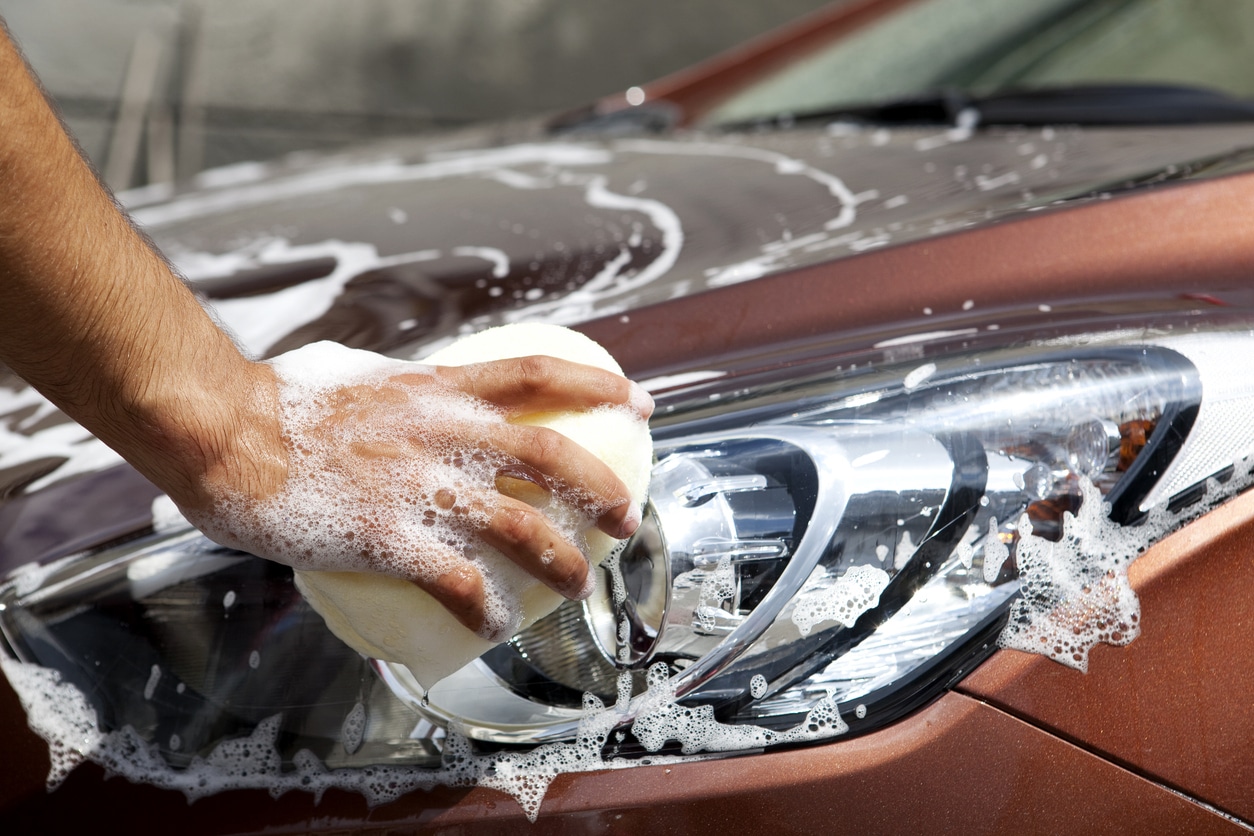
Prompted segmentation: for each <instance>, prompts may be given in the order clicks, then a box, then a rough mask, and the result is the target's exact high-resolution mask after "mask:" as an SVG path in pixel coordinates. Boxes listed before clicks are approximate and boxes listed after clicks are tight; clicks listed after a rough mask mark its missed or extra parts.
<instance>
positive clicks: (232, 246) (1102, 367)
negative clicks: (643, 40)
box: [0, 0, 1254, 834]
mask: <svg viewBox="0 0 1254 836" xmlns="http://www.w3.org/2000/svg"><path fill="white" fill-rule="evenodd" d="M1251 97H1254V6H1251V5H1250V4H1246V3H1240V2H1223V1H1222V0H1208V2H1200V1H1199V0H1192V1H1191V2H1184V0H1156V1H1155V2H1151V1H1150V0H1093V2H1075V0H1023V1H1022V2H1018V3H1013V4H1010V3H1005V2H1001V0H915V1H914V2H908V0H866V1H865V2H852V3H843V4H839V5H837V6H834V7H832V8H831V9H830V10H827V11H824V12H821V13H819V14H817V15H814V16H812V17H810V18H807V19H804V20H802V21H799V22H797V23H796V24H795V25H793V26H791V27H788V28H786V29H784V30H781V31H779V32H777V33H773V34H771V35H769V36H766V37H764V38H762V39H760V40H758V41H755V42H752V43H749V44H746V45H745V46H743V47H741V48H739V49H737V50H733V51H732V52H729V53H727V54H725V55H723V56H719V57H717V58H715V59H713V60H711V61H709V62H706V63H705V64H702V65H699V66H697V67H694V68H692V69H690V70H688V71H685V72H682V73H679V74H677V75H675V76H673V77H670V78H666V79H662V80H661V81H658V82H656V83H654V84H651V85H648V86H644V87H640V88H632V89H631V90H629V91H627V92H626V93H624V94H623V95H622V96H620V97H614V98H613V99H610V100H606V101H602V102H599V103H597V104H595V105H593V106H590V107H589V108H586V109H583V110H580V111H577V112H572V113H566V114H562V115H560V116H558V117H555V118H549V119H544V120H536V121H534V122H532V123H528V124H511V125H508V126H486V127H484V128H482V129H481V130H471V131H465V132H461V133H458V134H455V135H449V136H439V137H426V138H419V139H415V140H413V141H412V142H407V143H400V142H391V143H388V144H385V145H379V146H377V147H371V148H364V149H359V150H357V151H354V152H352V153H346V154H342V155H337V156H336V157H334V158H328V159H312V158H297V159H293V160H289V161H287V162H284V163H276V164H273V165H267V166H251V167H248V168H240V169H236V170H233V171H231V172H224V173H222V176H220V177H216V178H211V182H210V181H206V184H203V185H202V186H201V187H200V188H198V189H193V190H187V191H183V192H178V193H175V194H172V195H166V196H163V197H162V199H161V200H160V201H159V202H152V203H143V198H142V196H140V195H131V196H130V202H131V210H132V213H133V214H134V216H135V217H136V218H137V220H138V221H139V222H140V223H141V224H143V225H144V226H145V227H146V229H147V230H148V232H149V233H150V234H151V235H152V236H153V238H154V240H156V241H157V243H158V244H159V245H160V246H161V247H162V249H163V250H164V251H165V252H166V253H167V254H168V255H169V256H170V258H171V259H172V260H173V261H174V262H175V263H176V264H177V265H178V266H179V267H180V269H181V270H182V271H183V272H184V274H185V275H186V276H187V278H188V281H189V282H191V283H192V284H193V285H194V286H195V287H196V288H197V289H198V290H199V291H200V292H201V293H202V295H203V296H204V297H205V299H206V302H207V304H210V305H212V306H213V307H214V308H215V310H216V311H217V315H218V316H219V318H220V319H221V320H222V321H223V322H224V323H225V324H226V325H228V326H229V327H230V328H232V329H233V330H234V332H235V333H236V334H237V335H238V337H239V339H240V341H241V342H242V343H243V344H244V345H245V346H246V347H247V348H248V349H249V350H251V351H253V352H254V353H256V354H257V355H260V356H272V355H275V354H278V353H280V352H283V351H286V350H288V349H290V348H294V347H297V346H300V345H303V344H305V343H308V342H311V341H314V340H318V339H331V340H336V341H339V342H342V343H344V344H347V345H350V346H354V347H361V348H369V349H372V350H375V351H380V352H383V353H386V354H390V355H393V356H397V357H407V358H408V357H418V356H422V355H424V354H425V353H427V352H428V351H429V350H431V349H432V348H434V347H436V346H438V345H441V344H444V343H445V342H447V341H449V340H450V339H451V338H452V337H454V336H456V335H458V334H460V333H465V332H468V331H473V330H476V329H479V328H482V327H485V326H488V325H494V324H500V323H505V322H513V321H522V320H527V321H548V322H556V323H560V324H567V325H573V326H575V327H577V328H578V329H580V330H582V331H584V332H585V333H587V334H589V335H590V336H592V337H593V338H595V339H596V340H598V341H599V342H600V343H602V344H603V345H604V346H605V347H607V348H608V349H609V350H610V351H611V353H613V354H614V355H615V356H616V357H617V358H618V359H619V360H620V362H621V363H622V365H623V367H624V369H625V370H626V371H627V373H628V374H629V375H630V376H632V377H633V378H635V379H638V380H640V381H642V382H643V383H644V384H645V385H646V387H648V388H649V389H651V391H652V392H653V393H654V395H655V397H656V398H657V401H658V409H657V411H656V413H655V415H654V418H653V422H652V429H653V434H654V439H655V454H656V459H657V462H656V465H655V467H654V471H653V481H652V486H651V490H650V496H651V498H650V502H649V506H648V509H647V513H646V521H645V524H644V525H642V527H641V530H640V531H639V532H638V533H637V534H636V536H635V537H634V538H633V539H632V540H631V541H630V542H629V543H628V545H627V547H626V549H625V550H624V551H623V552H622V554H621V555H620V556H619V557H618V558H617V560H616V561H614V562H613V564H614V565H613V568H607V569H605V570H604V576H603V577H602V578H601V581H602V582H601V584H600V589H601V590H602V592H601V593H599V594H598V595H595V596H594V597H593V598H592V599H589V601H588V602H585V603H568V604H566V605H563V606H562V607H561V608H559V609H558V610H557V611H556V612H555V613H554V614H553V615H551V616H549V617H546V618H545V619H543V620H541V621H540V622H538V623H536V624H535V625H533V626H532V627H529V628H527V629H526V630H524V631H523V632H521V633H519V634H518V635H517V636H515V637H514V638H513V639H512V640H510V641H509V642H507V643H505V644H502V645H500V646H498V647H497V648H495V649H494V650H492V651H489V652H488V653H487V654H486V655H484V656H483V657H482V658H480V659H478V660H476V661H475V662H472V663H471V664H469V665H467V666H466V667H465V668H463V669H462V670H460V671H458V672H457V673H456V674H453V675H452V676H450V677H448V678H447V679H445V680H443V681H442V682H440V683H439V684H437V685H435V686H434V687H432V688H431V689H430V691H429V692H428V691H424V690H423V689H422V688H421V686H419V685H418V684H417V683H416V682H415V681H413V678H412V677H411V676H409V674H408V671H406V670H405V669H404V668H403V667H401V666H399V665H395V664H391V663H387V662H382V661H377V660H370V659H365V658H363V657H361V656H359V655H358V654H357V653H355V652H354V651H352V650H350V649H349V648H347V647H346V646H344V645H343V644H342V643H340V641H339V640H338V639H336V638H335V637H334V636H333V635H332V634H331V633H330V632H329V631H328V630H327V628H326V627H325V626H324V624H323V622H322V620H321V619H320V618H319V617H318V616H317V615H316V614H315V613H314V612H313V611H312V610H311V609H310V608H309V606H308V605H307V604H306V603H305V602H304V601H303V599H302V598H301V597H300V594H299V593H298V592H297V591H296V589H295V587H294V586H293V583H292V577H291V571H290V570H289V569H287V568H286V567H283V566H279V565H277V564H272V563H268V562H265V561H260V560H256V559H254V558H252V557H251V556H249V555H245V554H241V553H237V552H232V551H230V550H227V549H224V548H221V547H218V546H216V545H214V544H213V543H211V542H210V541H208V540H206V539H205V538H204V537H203V535H201V534H200V533H199V532H197V531H196V530H195V529H192V528H191V527H190V526H189V525H187V524H186V522H185V521H183V520H182V519H181V518H180V517H179V516H178V515H177V513H176V512H173V510H172V507H171V506H170V504H169V503H168V501H166V500H164V498H163V497H160V496H158V495H157V491H156V490H155V489H154V488H152V487H151V486H149V485H148V484H147V483H145V482H144V481H143V480H142V479H141V477H139V476H138V475H137V474H136V473H135V472H134V471H132V470H131V469H129V468H128V467H126V466H124V465H121V464H119V463H118V460H116V458H115V457H113V456H112V454H111V453H109V451H108V450H107V449H106V448H104V447H103V445H101V444H100V443H99V442H98V441H96V440H95V439H93V438H91V437H90V436H88V435H87V434H86V433H85V431H82V430H81V429H79V428H78V427H76V426H75V425H73V424H70V423H67V422H66V421H65V420H64V418H63V417H61V416H59V414H58V413H56V411H55V410H54V409H53V408H51V407H50V406H49V405H47V404H46V403H45V402H44V401H43V400H42V399H41V398H39V397H38V396H37V395H36V394H34V393H33V391H32V390H30V389H27V388H25V387H23V385H22V384H20V383H19V382H18V381H17V380H16V378H13V377H4V376H0V422H2V423H0V498H2V499H0V569H3V571H4V572H6V573H8V574H7V580H6V581H5V582H4V583H3V585H0V630H2V633H3V638H4V642H3V647H0V669H2V670H3V672H4V674H5V679H6V680H7V682H8V685H0V730H2V733H3V741H4V751H5V756H4V758H3V760H2V762H0V776H3V777H2V778H0V821H3V822H4V829H5V832H14V833H17V832H67V831H71V830H79V829H82V828H84V827H89V826H106V827H108V828H118V829H124V830H126V831H128V832H130V831H134V832H143V831H148V830H152V831H159V832H166V831H169V830H174V829H177V830H178V831H179V832H182V833H187V834H193V833H202V832H203V833H262V832H276V833H287V832H329V833H350V832H351V833H394V832H440V833H445V832H447V833H506V832H508V833H515V832H534V833H550V832H553V833H584V832H588V833H593V832H596V833H602V832H611V833H633V834H634V833H684V834H689V833H720V834H722V833H769V834H784V833H814V832H824V833H827V832H849V833H859V834H865V833H904V832H928V833H947V832H960V833H963V834H972V833H1004V832H1008V831H1011V830H1013V831H1016V832H1040V833H1068V832H1137V833H1143V832H1154V833H1160V832H1180V833H1190V834H1192V833H1212V832H1213V833H1221V832H1233V833H1238V832H1246V831H1248V830H1249V829H1250V827H1251V826H1254V800H1252V795H1251V793H1250V791H1249V788H1250V787H1251V786H1254V755H1251V752H1252V751H1254V745H1252V744H1254V712H1252V711H1251V710H1250V706H1249V701H1250V700H1249V694H1250V693H1251V692H1252V691H1254V662H1252V661H1251V660H1252V659H1254V643H1252V642H1251V639H1250V636H1249V635H1248V634H1247V632H1246V630H1247V628H1248V625H1249V624H1250V622H1251V620H1252V619H1254V595H1251V594H1249V593H1246V592H1242V590H1243V589H1245V588H1246V582H1250V584H1251V588H1254V560H1252V559H1251V556H1252V554H1254V553H1252V551H1251V546H1250V542H1251V535H1252V534H1254V499H1251V497H1250V496H1247V495H1243V493H1244V491H1245V489H1246V488H1248V487H1249V485H1250V484H1251V483H1252V481H1254V474H1252V473H1251V461H1250V459H1249V456H1250V454H1251V453H1252V452H1254V281H1252V278H1251V277H1254V233H1252V232H1251V230H1252V229H1254V224H1252V218H1254V174H1251V173H1249V172H1250V169H1251V167H1252V166H1254V105H1251V104H1250V102H1249V100H1250V98H1251ZM213 183H216V185H213ZM613 573H617V576H616V580H615V577H614V576H613ZM615 582H616V583H617V584H618V588H619V589H620V590H621V594H619V595H618V596H614V595H612V594H610V593H609V592H606V591H605V590H608V589H610V588H612V587H613V586H614V583H615ZM110 776H122V777H121V778H117V777H115V778H113V779H111V780H106V779H107V778H109V777H110ZM189 800H190V801H191V802H193V803H191V804H190V806H189V803H188V802H189ZM528 819H531V820H532V822H531V823H528ZM104 822H107V823H108V824H107V825H103V824H100V823H104Z"/></svg>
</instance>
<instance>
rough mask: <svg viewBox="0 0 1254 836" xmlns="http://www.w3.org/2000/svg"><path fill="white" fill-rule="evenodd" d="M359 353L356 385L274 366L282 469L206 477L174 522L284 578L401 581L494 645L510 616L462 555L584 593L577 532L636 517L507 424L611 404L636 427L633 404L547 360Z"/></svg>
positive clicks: (570, 461) (570, 457) (533, 437)
mask: <svg viewBox="0 0 1254 836" xmlns="http://www.w3.org/2000/svg"><path fill="white" fill-rule="evenodd" d="M339 350H340V351H347V349H342V348H339ZM287 356H289V357H293V359H294V360H295V359H296V358H297V357H298V353H296V354H293V355H287ZM364 356H365V357H369V358H372V362H375V363H377V364H378V365H377V367H376V368H375V369H374V370H373V371H371V372H369V373H367V375H366V376H365V379H354V380H351V381H343V382H334V383H330V382H329V381H328V380H327V379H325V376H324V375H320V374H318V372H317V371H316V370H315V369H314V368H313V367H312V366H310V365H308V364H305V365H302V364H301V363H294V362H293V363H289V362H285V361H284V358H279V362H278V363H277V367H278V376H277V377H276V378H275V380H274V392H275V395H274V403H275V405H276V409H277V411H278V413H279V420H278V421H276V422H270V424H271V426H272V427H273V428H275V429H277V430H278V432H277V434H276V435H275V436H274V437H273V438H272V439H271V444H272V445H275V447H274V449H276V450H278V449H279V448H281V450H282V454H283V458H284V459H285V462H286V465H285V467H284V468H283V469H282V473H277V472H269V473H270V475H269V477H268V478H264V479H261V480H258V478H257V474H258V471H257V469H256V468H253V467H247V468H237V467H224V468H220V469H219V470H218V473H217V476H216V479H215V480H213V481H212V483H211V484H210V485H209V488H208V494H209V495H210V496H211V497H212V502H211V504H209V505H207V506H204V507H202V508H195V507H185V508H184V512H185V513H186V514H187V515H188V518H189V519H190V520H192V522H194V523H195V524H196V525H197V526H198V527H200V528H201V529H203V530H204V531H206V533H208V534H209V535H210V536H211V537H213V539H215V540H217V541H219V542H222V543H224V544H226V545H230V546H233V547H235V548H240V549H243V550H246V551H250V552H253V553H254V554H258V555H260V556H263V557H268V558H271V559H275V560H279V561H281V562H283V563H287V564H289V565H291V566H294V567H296V568H300V569H322V570H339V571H345V570H347V571H374V572H382V573H385V574H388V575H393V576H396V577H400V578H404V579H406V580H410V581H412V582H414V583H416V584H418V585H419V586H420V587H422V588H423V589H424V590H426V591H427V592H428V593H430V594H431V595H432V596H433V597H434V598H435V599H436V600H438V601H439V602H440V603H442V604H443V605H444V606H445V607H446V608H448V609H449V610H450V612H452V613H453V614H454V615H455V616H456V617H457V618H458V620H459V621H461V622H462V623H463V624H465V625H466V626H467V627H468V628H470V629H471V630H474V631H475V632H477V633H479V634H480V635H482V636H484V637H485V638H492V639H494V640H501V639H504V638H506V637H507V635H508V633H505V634H504V635H502V632H503V631H506V630H508V628H509V626H510V624H511V623H512V621H513V618H512V616H513V615H514V614H512V613H508V612H500V611H499V610H500V607H499V606H494V603H495V602H496V601H498V599H499V598H500V597H501V596H499V595H497V594H495V593H494V590H493V589H492V586H493V584H494V583H495V582H496V581H495V579H493V578H491V577H488V576H485V574H484V573H483V572H481V571H480V568H481V567H480V565H479V564H477V563H476V562H475V561H473V560H472V559H469V558H468V557H467V554H468V553H473V551H474V549H475V548H476V547H477V546H478V544H479V543H480V542H485V543H487V544H489V545H491V546H492V547H494V548H496V549H497V550H499V551H500V552H502V553H503V554H505V555H506V556H507V557H509V558H510V559H512V560H513V561H514V562H516V563H517V564H518V565H519V566H521V567H522V568H523V569H525V570H526V571H527V572H529V573H530V574H532V575H534V576H535V577H537V578H538V579H540V580H541V581H543V582H544V583H545V584H546V585H547V586H549V587H550V588H552V589H553V590H555V591H557V592H558V593H560V594H562V595H565V596H566V597H568V598H580V597H585V596H586V595H587V594H589V593H590V592H591V590H592V581H591V576H590V573H589V571H588V563H587V560H586V558H585V556H584V554H583V553H582V551H581V550H580V540H581V537H580V535H579V531H580V530H581V529H582V528H584V527H586V526H587V525H588V524H589V522H591V521H594V522H595V525H596V526H597V527H598V528H599V529H600V530H602V531H603V532H605V533H606V534H609V535H611V536H613V537H618V538H622V537H627V536H629V535H630V534H631V533H632V532H633V531H634V530H635V529H636V527H637V526H638V525H639V522H640V515H639V513H640V512H639V508H637V507H636V506H635V505H634V504H633V503H632V502H631V500H630V495H629V493H628V491H627V488H626V487H625V486H624V485H623V484H622V482H621V481H620V480H619V479H618V477H617V476H616V475H615V474H614V473H613V471H611V470H610V469H609V468H608V467H607V466H606V465H605V464H603V463H602V462H601V461H600V460H599V459H597V458H595V457H594V456H592V455H591V454H590V453H588V452H586V451H585V450H583V449H582V448H581V447H579V446H578V445H576V444H574V443H573V442H571V441H570V440H568V439H566V438H565V437H564V436H562V435H560V434H558V433H556V432H553V431H552V430H548V429H544V428H540V427H531V426H526V425H523V424H515V423H511V421H510V419H514V418H518V417H520V416H522V415H526V414H529V413H537V412H547V411H564V410H572V409H591V408H596V407H603V406H611V407H621V408H625V409H630V410H633V412H634V413H635V414H637V415H639V416H640V417H641V419H642V420H643V419H644V418H647V417H648V415H649V414H650V413H651V412H652V399H651V398H649V396H648V394H647V393H645V392H644V391H643V390H642V389H640V387H638V386H636V385H635V384H633V383H631V382H630V381H628V380H626V379H625V378H623V377H621V376H618V375H615V374H612V373H610V372H606V371H602V370H600V369H597V368H593V367H591V366H582V365H578V364H575V363H569V362H565V361H562V360H557V359H554V358H550V357H526V358H521V359H515V360H502V361H497V362H492V363H482V364H476V365H471V366H461V367H434V366H420V365H417V364H412V363H403V362H401V361H393V360H387V359H386V358H378V357H377V356H375V355H364ZM356 365H358V366H360V365H361V364H360V363H357V364H356ZM312 377H318V378H322V379H316V380H313V379H310V378H312ZM272 432H273V430H272ZM254 454H255V449H254ZM263 458H264V457H263ZM276 476H277V477H278V478H275V477H276ZM238 477H243V482H242V483H239V482H237V481H236V479H237V478H238ZM524 499H526V500H528V501H524ZM177 500H178V498H177V497H176V501H177ZM545 503H551V504H549V506H548V507H547V508H546V509H545V510H544V511H542V510H540V509H539V508H537V507H536V505H540V504H545Z"/></svg>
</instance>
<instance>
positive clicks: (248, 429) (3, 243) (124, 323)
mask: <svg viewBox="0 0 1254 836" xmlns="http://www.w3.org/2000/svg"><path fill="white" fill-rule="evenodd" d="M0 41H3V42H2V43H0V79H3V83H0V124H3V125H4V126H5V129H4V130H3V131H0V189H2V190H3V192H4V199H3V200H0V361H3V362H4V363H5V364H7V365H9V366H10V367H11V368H12V369H13V370H14V371H15V372H17V373H18V374H19V375H20V376H22V377H23V378H24V379H26V380H27V381H28V382H29V383H31V384H32V385H33V386H35V387H36V388H37V389H39V390H40V391H41V392H42V393H43V394H44V395H45V396H46V397H48V399H49V400H51V401H52V402H53V403H55V404H56V405H57V406H59V407H60V408H61V409H63V410H64V411H65V412H66V413H67V414H68V415H70V416H71V417H72V418H74V419H75V420H77V421H78V422H79V423H81V424H83V425H84V426H85V427H87V428H88V429H89V430H91V431H92V432H93V433H94V434H96V435H97V436H98V437H99V438H101V439H102V440H103V441H105V442H106V443H107V444H109V445H110V446H112V447H113V448H114V449H116V450H117V451H118V452H120V453H121V454H122V455H123V456H124V457H126V458H127V459H128V460H130V461H131V463H132V464H134V465H135V466H136V467H137V468H138V469H139V470H140V471H141V472H143V473H144V474H145V475H146V476H148V477H149V478H150V479H152V480H153V481H154V482H156V483H157V484H158V485H159V486H160V487H162V488H163V489H165V490H167V491H169V492H170V493H171V494H172V495H173V496H174V497H175V499H176V500H178V501H180V502H181V503H182V504H188V505H200V504H204V503H205V502H207V501H209V497H208V495H207V494H206V493H205V490H204V481H205V480H206V479H213V478H215V474H216V475H217V476H219V477H220V476H221V474H220V473H216V472H217V471H218V470H220V469H221V468H223V467H226V466H228V465H227V464H225V463H224V457H225V456H226V455H227V451H230V453H231V455H232V458H233V459H237V458H238V457H237V456H236V455H235V454H236V451H237V450H238V449H240V448H241V447H243V448H248V447H250V446H251V447H254V448H257V447H258V444H259V443H260V442H258V441H250V439H249V436H250V435H253V434H255V433H256V422H257V421H259V420H260V421H262V422H263V423H264V422H265V421H267V420H269V421H271V422H273V420H274V410H273V403H272V401H273V392H272V391H271V390H272V389H273V378H272V376H271V375H270V374H269V371H268V369H266V368H264V367H261V366H258V365H257V364H254V363H250V362H249V361H248V360H247V359H246V358H244V357H243V356H242V355H241V354H240V353H239V351H238V350H237V349H236V347H235V346H234V344H233V343H232V342H231V340H230V339H229V337H227V336H226V335H225V334H224V333H223V332H222V331H221V330H220V329H219V328H218V327H217V326H216V325H215V324H214V323H213V321H212V320H211V319H210V318H209V317H208V316H207V315H206V314H205V312H204V311H203V310H202V309H201V307H200V305H199V304H198V303H197V301H196V299H195V298H194V296H193V295H192V294H191V292H190V291H188V289H187V288H186V287H185V286H184V285H183V284H182V282H180V281H179V280H178V279H177V278H176V277H175V276H174V275H173V274H172V273H171V271H170V269H169V267H168V266H167V265H166V264H165V262H164V261H163V260H162V258H161V257H160V256H159V255H158V254H157V253H156V252H154V251H153V249H152V248H151V247H150V246H149V245H148V243H147V242H146V241H145V240H144V238H143V237H142V236H141V235H140V234H139V233H137V232H136V231H135V230H134V229H132V228H131V226H130V224H129V223H128V221H127V220H126V218H125V217H124V216H123V215H122V213H121V212H120V211H118V209H117V208H116V207H115V205H114V203H113V201H112V199H111V198H110V197H109V195H108V193H107V192H106V191H105V190H104V189H103V188H102V187H101V186H100V185H99V183H98V182H97V180H96V178H95V176H94V174H93V172H92V171H91V169H90V168H89V167H88V165H87V164H86V163H85V162H84V161H83V159H82V158H81V157H80V156H79V154H78V151H77V149H76V148H75V147H74V145H73V143H72V142H71V141H70V139H69V138H68V137H67V136H66V134H65V132H64V131H63V130H62V129H61V126H60V124H59V122H58V121H57V119H56V117H55V115H54V114H53V113H52V111H51V109H50V108H49V107H48V105H47V104H46V102H45V101H44V98H43V96H42V94H41V92H40V90H39V88H38V86H37V85H36V84H35V82H34V81H33V79H31V77H30V76H29V74H28V73H27V71H26V69H25V66H24V64H23V62H22V60H21V58H20V56H19V55H18V53H17V52H16V50H15V49H14V48H13V46H12V45H11V44H10V43H9V41H8V39H7V38H0ZM260 445H261V446H262V447H267V446H270V445H266V444H264V443H260ZM256 452H257V454H258V457H259V458H258V459H257V460H255V462H254V463H256V464H259V465H261V466H262V468H263V469H266V466H267V463H268V465H269V466H277V465H279V464H281V462H276V461H274V456H273V454H269V453H262V452H261V450H260V449H257V451H256ZM246 461H254V460H246ZM231 466H234V465H231ZM257 478H259V479H260V480H261V481H262V482H265V481H268V480H267V478H266V477H264V476H261V475H258V476H257ZM245 481H252V480H251V479H246V480H245Z"/></svg>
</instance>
